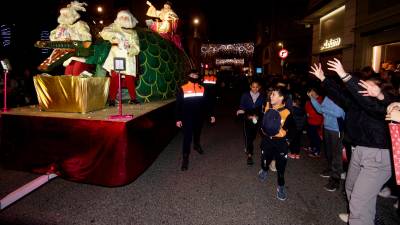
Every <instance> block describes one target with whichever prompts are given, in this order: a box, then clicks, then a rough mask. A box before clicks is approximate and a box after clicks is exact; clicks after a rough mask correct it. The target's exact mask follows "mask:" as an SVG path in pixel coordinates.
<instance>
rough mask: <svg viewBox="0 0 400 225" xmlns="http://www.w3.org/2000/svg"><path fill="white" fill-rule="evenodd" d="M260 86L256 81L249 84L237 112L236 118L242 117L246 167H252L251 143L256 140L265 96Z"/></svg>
mask: <svg viewBox="0 0 400 225" xmlns="http://www.w3.org/2000/svg"><path fill="white" fill-rule="evenodd" d="M260 88H261V85H260V83H259V82H258V81H257V80H253V81H252V82H251V83H250V91H249V92H245V93H243V95H242V97H241V98H240V106H239V110H238V111H237V112H236V115H237V116H242V117H243V134H244V143H245V148H246V150H245V151H246V155H247V165H253V164H254V161H253V153H254V145H253V142H254V140H255V139H256V136H257V131H258V129H259V127H260V126H259V124H260V121H261V119H262V106H263V105H264V102H265V96H264V95H263V94H261V93H260Z"/></svg>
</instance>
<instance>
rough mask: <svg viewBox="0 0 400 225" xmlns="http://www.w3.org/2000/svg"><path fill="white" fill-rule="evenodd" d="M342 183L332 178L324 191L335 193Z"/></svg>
mask: <svg viewBox="0 0 400 225" xmlns="http://www.w3.org/2000/svg"><path fill="white" fill-rule="evenodd" d="M339 184H340V181H339V180H337V179H334V178H330V179H329V182H328V184H326V185H325V186H324V189H325V190H327V191H330V192H334V191H336V190H337V189H338V188H339Z"/></svg>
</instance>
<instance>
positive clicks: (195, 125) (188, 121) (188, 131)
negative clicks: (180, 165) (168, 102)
mask: <svg viewBox="0 0 400 225" xmlns="http://www.w3.org/2000/svg"><path fill="white" fill-rule="evenodd" d="M182 123H183V126H182V130H183V146H182V153H183V155H184V156H189V154H190V149H191V144H192V139H193V144H194V145H200V134H201V129H202V128H203V117H202V116H201V115H192V116H188V117H186V118H184V119H183V121H182Z"/></svg>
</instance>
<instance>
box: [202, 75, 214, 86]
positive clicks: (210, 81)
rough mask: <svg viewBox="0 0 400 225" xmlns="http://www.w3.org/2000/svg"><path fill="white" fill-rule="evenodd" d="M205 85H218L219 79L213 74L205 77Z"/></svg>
mask: <svg viewBox="0 0 400 225" xmlns="http://www.w3.org/2000/svg"><path fill="white" fill-rule="evenodd" d="M203 83H204V84H216V83H217V77H216V76H215V75H213V74H210V75H205V76H204V80H203Z"/></svg>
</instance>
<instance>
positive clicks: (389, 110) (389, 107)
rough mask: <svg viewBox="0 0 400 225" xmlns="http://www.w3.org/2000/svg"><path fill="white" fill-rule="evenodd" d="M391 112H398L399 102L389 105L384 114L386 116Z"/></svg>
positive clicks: (399, 108)
mask: <svg viewBox="0 0 400 225" xmlns="http://www.w3.org/2000/svg"><path fill="white" fill-rule="evenodd" d="M393 110H400V102H393V103H391V104H390V105H389V106H388V107H387V109H386V112H387V114H389V113H391V112H392V111H393Z"/></svg>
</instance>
